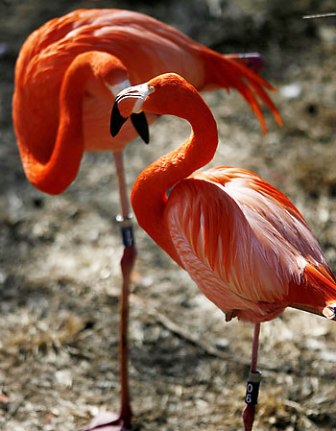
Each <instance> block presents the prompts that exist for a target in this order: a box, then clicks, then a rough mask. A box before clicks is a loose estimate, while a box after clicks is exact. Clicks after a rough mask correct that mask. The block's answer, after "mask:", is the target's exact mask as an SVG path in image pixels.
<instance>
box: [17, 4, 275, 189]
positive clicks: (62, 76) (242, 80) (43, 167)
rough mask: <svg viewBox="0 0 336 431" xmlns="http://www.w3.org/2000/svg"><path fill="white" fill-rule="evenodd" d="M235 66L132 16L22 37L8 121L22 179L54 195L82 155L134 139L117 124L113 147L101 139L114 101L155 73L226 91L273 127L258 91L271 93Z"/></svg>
mask: <svg viewBox="0 0 336 431" xmlns="http://www.w3.org/2000/svg"><path fill="white" fill-rule="evenodd" d="M243 63H244V59H241V58H239V56H234V55H229V56H224V55H221V54H218V53H216V52H215V51H212V50H210V49H208V48H206V47H205V46H203V45H201V44H199V43H196V42H194V41H193V40H191V39H190V38H188V37H187V36H185V35H184V34H182V33H181V32H179V31H177V30H175V29H174V28H172V27H170V26H168V25H166V24H164V23H162V22H160V21H157V20H155V19H154V18H151V17H149V16H147V15H143V14H141V13H136V12H131V11H125V10H118V9H89V10H85V9H83V10H77V11H74V12H71V13H69V14H68V15H65V16H63V17H61V18H56V19H53V20H51V21H49V22H48V23H46V24H45V25H43V26H42V27H40V28H39V29H37V30H36V31H35V32H33V33H32V34H31V35H30V36H29V37H28V39H27V40H26V42H25V43H24V45H23V47H22V49H21V51H20V54H19V57H18V60H17V64H16V70H15V93H14V99H13V119H14V127H15V132H16V135H17V140H18V145H19V149H20V154H21V158H22V162H23V166H24V169H25V172H26V175H27V177H28V179H29V180H30V181H31V182H32V183H33V184H34V185H35V186H36V187H37V188H39V189H41V190H43V191H45V192H47V193H51V194H56V193H60V192H62V191H63V190H64V189H66V188H67V187H68V186H69V185H70V184H71V182H72V181H73V180H74V178H75V177H76V175H77V172H78V169H79V166H80V161H81V158H82V155H83V152H84V151H85V150H94V151H104V150H111V151H114V152H119V151H122V149H123V148H124V147H125V145H126V144H127V143H128V142H129V141H130V140H132V139H133V138H134V137H135V135H136V133H135V131H134V130H133V128H132V127H131V126H130V125H126V126H125V127H124V128H123V131H122V132H121V134H120V135H119V136H118V138H116V139H115V140H112V139H111V137H110V136H109V130H108V122H109V115H110V106H111V104H112V103H113V100H114V96H115V95H116V94H117V93H118V92H119V91H120V90H121V89H122V88H125V87H128V86H129V85H130V84H137V83H139V82H143V81H147V80H149V79H150V78H152V77H153V76H156V75H159V74H162V73H164V72H169V71H174V72H176V73H179V74H180V75H182V76H184V77H185V78H186V79H188V81H190V82H191V83H192V84H193V85H194V86H195V87H196V88H197V89H199V90H206V89H209V88H226V89H229V88H236V89H237V90H238V91H239V92H240V93H241V94H242V96H243V97H244V98H245V99H246V101H247V102H248V104H249V105H250V107H251V109H252V110H253V111H254V112H255V113H256V115H257V116H258V118H259V120H260V122H261V125H262V127H263V129H264V130H265V127H266V126H265V120H264V118H263V114H262V112H261V108H260V106H259V103H258V100H257V97H259V99H260V100H261V101H263V102H264V103H265V105H266V106H267V107H268V108H269V109H270V110H271V111H272V112H273V114H274V116H275V118H276V119H277V121H278V122H281V119H280V116H279V114H278V112H277V110H276V108H275V106H274V105H273V103H272V101H271V99H270V98H269V96H268V95H267V93H266V91H265V90H271V89H272V87H271V86H270V85H269V84H268V83H267V82H266V81H265V80H263V79H262V78H261V77H259V76H258V75H257V74H255V73H254V72H252V71H251V70H249V69H247V68H246V67H244V65H243ZM154 119H155V115H154V114H152V115H151V117H150V121H152V120H154Z"/></svg>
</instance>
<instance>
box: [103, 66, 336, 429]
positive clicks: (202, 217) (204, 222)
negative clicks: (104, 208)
mask: <svg viewBox="0 0 336 431" xmlns="http://www.w3.org/2000/svg"><path fill="white" fill-rule="evenodd" d="M141 110H145V111H146V112H152V113H155V114H159V115H164V114H170V115H176V116H178V117H181V118H184V119H186V120H187V121H188V122H189V123H190V125H191V128H192V133H191V135H190V137H189V138H188V139H187V140H186V141H185V143H184V144H183V145H181V146H180V147H179V148H178V149H176V150H174V151H172V152H170V153H169V154H166V155H164V156H162V157H160V158H159V159H158V160H156V161H155V162H154V163H153V164H151V165H150V166H149V167H147V168H146V169H145V170H144V171H143V172H142V173H141V174H140V175H139V177H138V178H137V180H136V182H135V184H134V186H133V189H132V193H131V203H132V207H133V210H134V213H135V215H136V218H137V220H138V223H139V225H140V226H141V227H142V228H143V229H144V230H145V231H146V232H147V233H148V234H149V235H150V236H151V237H152V238H153V239H154V240H155V241H156V242H157V244H158V245H159V246H160V247H161V248H163V250H165V251H166V252H167V253H168V254H169V255H170V256H171V257H172V259H174V260H175V262H177V263H178V264H179V265H180V266H181V267H182V268H183V269H185V270H186V271H187V272H188V273H189V274H190V276H191V278H192V279H193V280H194V281H195V283H196V284H197V285H198V287H199V288H200V289H201V290H202V291H203V293H204V294H205V295H206V296H207V297H208V298H209V299H210V300H211V301H212V302H213V303H214V304H216V305H217V306H218V307H219V308H220V309H221V310H222V311H223V312H224V313H225V315H226V320H231V319H232V318H233V317H237V318H238V319H240V320H243V321H248V322H253V323H255V334H254V341H253V355H252V361H251V376H250V377H251V378H250V382H249V383H248V392H247V396H246V403H247V407H246V409H245V411H244V413H243V419H244V426H245V429H246V430H251V429H252V424H253V420H254V409H255V407H254V404H255V403H256V399H257V393H258V386H259V374H258V372H257V370H256V365H257V350H258V337H259V329H260V322H264V321H267V320H271V319H274V318H275V317H277V316H278V315H279V314H280V313H281V312H282V311H283V310H284V309H285V308H286V307H288V306H290V307H294V308H298V309H302V310H305V311H309V312H311V313H316V314H319V315H321V316H324V317H327V318H328V319H334V318H335V313H336V280H335V277H334V275H333V274H332V272H331V269H330V268H329V266H328V264H327V262H326V259H325V257H324V256H323V253H322V250H321V248H320V246H319V244H318V242H317V240H316V239H315V238H314V236H313V234H312V233H311V231H310V230H309V228H308V226H307V224H306V222H305V221H304V219H303V217H302V215H301V214H300V212H299V211H298V210H297V208H296V207H295V206H294V205H293V204H292V203H291V202H290V201H289V199H288V198H287V197H286V196H285V195H283V194H282V193H281V192H280V191H279V190H277V189H276V188H274V187H273V186H271V185H270V184H268V183H267V182H266V181H265V180H263V179H262V178H260V177H259V176H257V175H256V174H254V173H253V172H249V171H247V170H245V169H238V168H234V167H227V166H219V167H215V168H213V169H209V170H207V171H205V172H196V173H195V170H196V169H198V168H200V167H202V166H204V165H205V164H206V163H208V162H209V161H210V160H211V159H212V157H213V155H214V153H215V151H216V148H217V144H218V136H217V127H216V123H215V120H214V118H213V116H212V114H211V112H210V110H209V108H208V106H207V105H206V104H205V102H204V101H203V100H202V98H201V97H200V95H199V93H198V92H197V90H195V88H194V87H193V86H192V85H191V84H189V83H188V82H187V81H186V80H184V79H183V78H182V77H180V76H179V75H176V74H171V73H169V74H164V75H161V76H158V77H156V78H154V79H152V80H150V81H149V82H147V83H146V84H142V85H138V86H134V87H130V88H129V89H126V90H124V91H122V92H121V93H120V94H119V95H118V96H117V98H116V101H115V104H114V107H113V111H112V116H111V130H112V133H113V134H117V133H118V130H119V129H120V127H121V125H122V123H123V121H124V120H125V119H127V118H128V117H129V116H130V115H131V114H132V113H133V112H139V111H141ZM120 117H121V118H122V121H120Z"/></svg>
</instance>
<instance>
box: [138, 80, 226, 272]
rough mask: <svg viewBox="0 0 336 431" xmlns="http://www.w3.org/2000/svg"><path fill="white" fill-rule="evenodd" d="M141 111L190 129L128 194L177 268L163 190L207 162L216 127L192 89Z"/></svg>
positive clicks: (144, 224)
mask: <svg viewBox="0 0 336 431" xmlns="http://www.w3.org/2000/svg"><path fill="white" fill-rule="evenodd" d="M190 87H191V86H190ZM144 109H146V110H151V111H152V112H155V113H158V114H172V115H177V116H179V117H180V118H184V119H185V120H187V121H188V122H189V123H190V125H191V128H192V131H191V134H190V136H189V138H188V139H187V140H186V141H185V142H184V143H183V144H182V145H181V146H180V147H179V148H177V149H176V150H173V151H172V152H170V153H168V154H166V155H164V156H162V157H160V158H159V159H158V160H156V161H155V162H154V163H152V164H151V165H150V166H149V167H147V168H146V169H145V170H144V171H143V172H142V173H141V174H140V175H139V177H138V178H137V180H136V182H135V184H134V186H133V189H132V194H131V202H132V206H133V210H134V212H135V215H136V217H137V220H138V223H139V225H140V226H141V227H142V228H143V229H144V230H145V231H146V232H147V233H148V234H149V235H150V236H151V237H152V238H153V239H154V240H155V241H156V242H157V243H158V244H159V246H160V247H161V248H163V249H164V250H165V251H166V252H167V253H168V254H169V255H170V256H171V257H172V258H173V259H174V260H175V261H176V262H177V263H178V264H179V265H181V262H180V259H179V257H178V255H177V254H176V251H175V248H174V246H173V244H172V242H171V239H170V234H169V231H168V228H167V224H166V222H165V208H166V204H167V199H168V197H167V191H168V190H169V189H170V188H171V187H173V186H174V185H175V184H176V183H177V182H179V181H181V180H182V179H184V178H186V177H187V176H189V175H190V174H192V173H193V172H194V171H195V170H197V169H199V168H201V167H202V166H204V165H205V164H207V163H208V162H210V161H211V159H212V157H213V156H214V154H215V151H216V149H217V145H218V134H217V126H216V122H215V120H214V118H213V116H212V114H211V111H210V109H209V108H208V106H207V105H206V103H205V102H204V101H203V99H202V98H201V96H200V95H199V94H198V93H197V92H196V90H194V91H191V90H190V89H189V90H188V91H187V93H185V92H184V93H182V94H181V95H180V96H179V97H176V94H171V96H169V93H168V95H165V98H164V99H163V104H162V106H161V104H160V106H158V107H157V109H155V107H154V106H153V107H146V104H144ZM181 266H182V265H181Z"/></svg>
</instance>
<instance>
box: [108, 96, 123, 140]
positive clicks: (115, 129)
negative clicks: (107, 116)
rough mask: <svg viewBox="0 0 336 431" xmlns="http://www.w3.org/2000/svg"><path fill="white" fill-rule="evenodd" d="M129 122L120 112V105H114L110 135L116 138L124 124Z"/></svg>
mask: <svg viewBox="0 0 336 431" xmlns="http://www.w3.org/2000/svg"><path fill="white" fill-rule="evenodd" d="M126 121H127V118H124V117H123V116H122V115H121V114H120V111H119V108H118V103H114V105H113V108H112V112H111V121H110V133H111V135H112V137H113V138H114V137H116V136H117V134H118V133H119V131H120V129H121V128H122V126H123V124H124V123H125V122H126Z"/></svg>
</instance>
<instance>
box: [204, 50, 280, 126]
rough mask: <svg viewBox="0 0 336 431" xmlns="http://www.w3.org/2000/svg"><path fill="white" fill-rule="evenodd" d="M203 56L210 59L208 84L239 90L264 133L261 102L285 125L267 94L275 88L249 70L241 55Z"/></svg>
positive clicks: (207, 52) (212, 52)
mask: <svg viewBox="0 0 336 431" xmlns="http://www.w3.org/2000/svg"><path fill="white" fill-rule="evenodd" d="M203 54H204V55H206V56H207V57H208V58H207V59H206V61H205V65H206V66H205V68H206V78H205V81H206V83H214V84H215V85H216V87H222V88H226V89H230V88H235V89H236V90H238V91H239V93H240V94H241V95H242V97H244V99H245V100H246V102H247V103H248V105H249V106H250V108H251V110H252V111H253V112H254V113H255V115H256V116H257V118H258V120H259V123H260V125H261V128H262V130H263V132H264V133H266V132H267V126H266V121H265V117H264V114H263V112H262V109H261V106H260V103H259V101H261V102H263V103H264V105H265V106H266V107H267V108H268V109H269V110H270V111H271V112H272V114H273V116H274V118H275V120H276V121H277V123H278V124H279V125H282V124H283V123H282V119H281V116H280V114H279V111H278V109H277V108H276V106H275V104H274V103H273V101H272V99H271V98H270V97H269V95H268V94H267V92H266V90H268V91H274V88H273V87H272V85H271V84H270V83H269V82H267V81H266V80H265V79H263V78H262V77H261V76H259V75H257V74H256V73H255V72H253V70H250V69H248V68H247V67H246V66H245V65H244V64H243V62H242V59H241V57H239V55H237V56H236V57H235V56H234V55H229V56H223V55H220V54H217V53H215V52H214V51H208V50H207V51H205V52H204V53H203ZM258 99H259V100H258Z"/></svg>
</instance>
